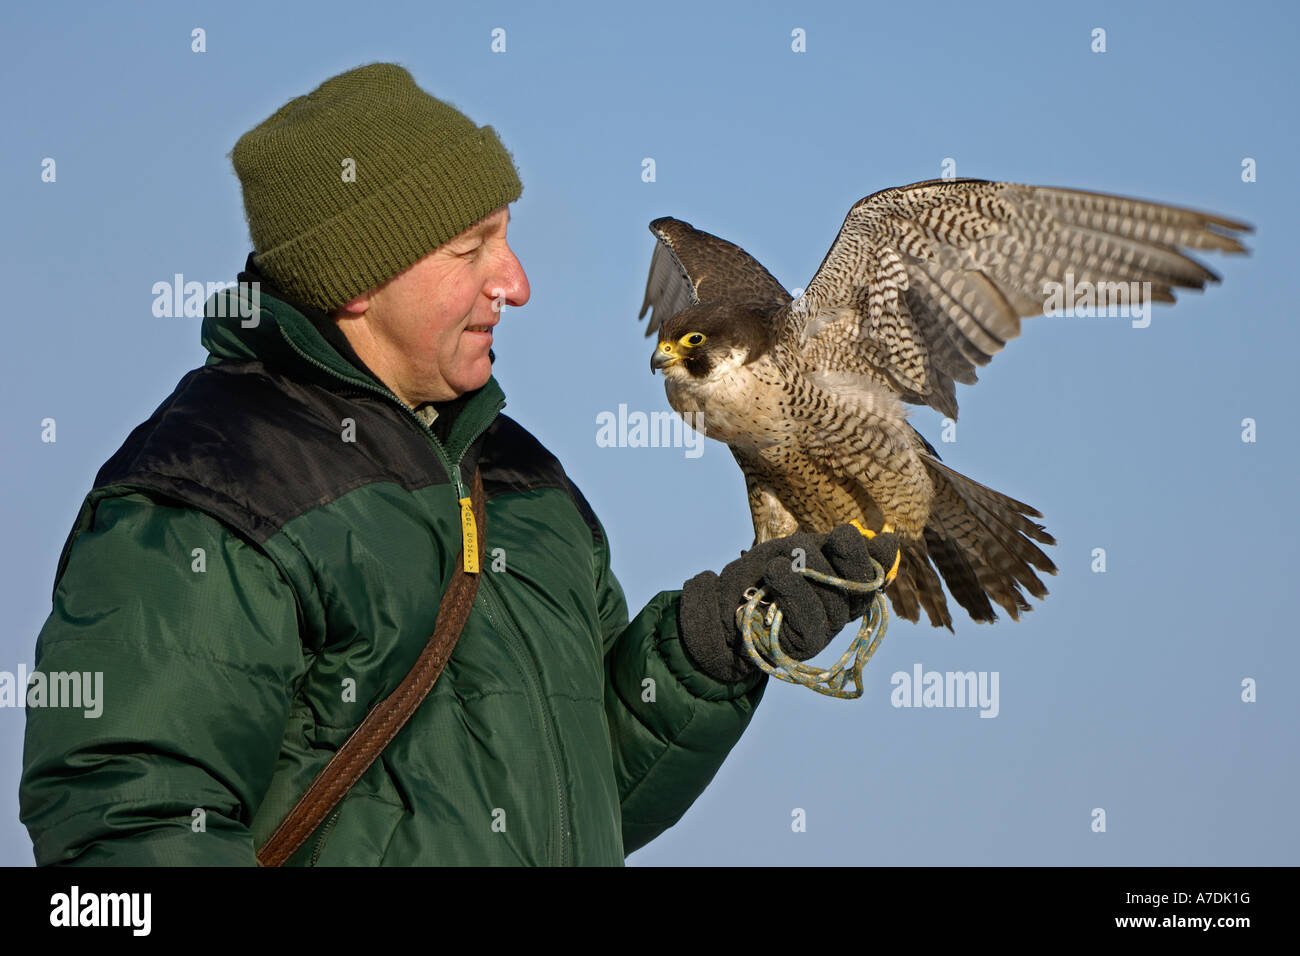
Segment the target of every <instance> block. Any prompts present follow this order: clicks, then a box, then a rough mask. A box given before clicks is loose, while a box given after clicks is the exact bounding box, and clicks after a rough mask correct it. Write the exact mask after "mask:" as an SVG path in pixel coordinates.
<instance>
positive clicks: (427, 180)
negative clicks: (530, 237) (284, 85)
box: [230, 63, 523, 312]
mask: <svg viewBox="0 0 1300 956" xmlns="http://www.w3.org/2000/svg"><path fill="white" fill-rule="evenodd" d="M230 158H231V161H232V162H233V163H234V166H235V174H236V175H237V176H239V182H240V185H241V187H242V188H243V192H244V211H245V213H246V214H247V216H248V228H249V232H250V233H251V234H252V237H253V249H254V252H255V255H254V261H255V262H256V264H257V267H258V268H259V269H261V270H262V272H264V273H265V274H266V276H267V277H268V278H269V279H270V280H271V281H273V282H274V283H275V284H276V285H277V286H279V287H280V288H281V289H283V290H284V291H285V292H286V293H289V294H290V295H292V296H294V297H295V298H297V299H299V300H301V301H303V302H306V303H308V304H310V305H313V306H315V307H316V308H318V309H321V310H322V311H325V312H332V311H333V310H334V309H337V308H338V307H339V306H341V305H343V304H344V303H346V302H349V301H351V300H352V299H354V298H356V297H357V296H358V295H360V294H361V293H363V292H365V291H366V290H368V289H372V288H374V287H375V286H378V285H381V284H382V283H384V282H385V281H387V280H388V279H391V278H392V277H393V276H395V275H397V274H398V273H399V272H402V271H403V270H404V269H406V268H407V267H408V266H410V265H412V264H414V263H415V262H418V261H419V260H420V259H422V258H424V257H425V256H427V255H428V254H429V253H430V252H432V251H433V250H434V249H436V248H437V247H438V246H440V245H442V244H443V243H444V242H446V241H447V240H448V239H451V238H452V237H453V236H455V235H457V234H459V233H461V232H463V231H464V230H465V229H467V228H469V227H470V226H472V225H474V223H476V222H478V221H479V220H480V219H483V218H484V217H485V216H487V215H489V214H490V213H492V212H493V210H496V209H499V208H500V207H501V206H505V205H507V204H509V203H512V202H514V201H515V200H516V199H518V198H519V194H520V192H522V190H523V187H522V186H521V185H520V183H519V174H518V173H517V172H516V170H515V167H514V163H513V162H511V159H510V154H509V153H508V152H506V149H505V147H504V146H502V145H501V141H500V140H499V139H498V138H497V135H496V133H495V132H494V131H493V129H492V128H491V127H490V126H482V127H478V126H475V125H474V124H473V122H471V121H470V120H469V118H468V117H466V116H464V115H463V114H462V113H460V112H459V111H457V110H456V109H454V108H452V107H451V106H448V105H447V104H446V103H444V102H442V101H441V100H437V99H435V98H433V97H432V96H430V95H429V94H428V93H426V92H424V91H423V90H422V89H420V88H419V87H418V86H416V85H415V80H413V79H412V78H411V74H410V73H408V72H407V71H406V70H404V69H402V68H401V67H400V66H397V65H396V64H393V63H372V64H370V65H368V66H363V67H359V68H357V69H355V70H350V71H348V72H347V73H342V74H340V75H339V76H336V77H334V78H332V79H329V80H326V81H325V82H324V83H322V84H321V85H320V86H319V87H318V88H317V89H316V90H315V91H313V92H311V93H309V94H307V95H306V96H299V97H297V98H295V99H293V100H290V101H289V102H288V103H286V104H285V105H284V106H282V107H281V108H280V109H279V110H277V111H276V112H275V113H274V114H273V115H272V116H271V117H270V118H269V119H267V120H266V121H265V122H263V123H261V124H260V125H258V126H256V127H254V128H253V129H251V130H249V131H248V132H247V133H245V134H244V135H243V136H241V137H240V138H239V142H237V143H236V144H235V148H234V150H233V151H232V152H231V154H230Z"/></svg>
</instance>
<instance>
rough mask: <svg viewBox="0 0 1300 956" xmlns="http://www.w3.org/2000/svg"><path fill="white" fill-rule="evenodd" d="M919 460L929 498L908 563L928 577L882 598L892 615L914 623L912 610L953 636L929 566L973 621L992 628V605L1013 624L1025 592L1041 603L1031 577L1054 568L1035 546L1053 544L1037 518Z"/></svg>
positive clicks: (1041, 591) (1043, 592) (1042, 590)
mask: <svg viewBox="0 0 1300 956" xmlns="http://www.w3.org/2000/svg"><path fill="white" fill-rule="evenodd" d="M922 460H923V461H924V462H925V466H926V470H927V472H928V473H929V476H930V480H931V482H932V483H933V485H934V491H935V493H934V498H933V500H932V502H931V505H930V517H929V520H928V521H927V522H926V528H925V536H924V541H923V543H922V542H917V545H918V547H917V548H916V549H915V552H914V553H913V554H912V555H911V557H912V558H913V561H914V562H915V561H917V559H919V561H920V562H921V563H923V564H925V565H927V566H926V567H925V568H924V571H925V572H929V573H928V574H925V573H919V574H914V575H913V577H912V578H911V579H910V580H909V582H908V585H907V586H905V588H904V589H903V590H904V592H912V593H900V594H897V595H894V594H891V590H892V588H891V589H890V590H887V591H886V592H885V593H886V594H890V597H891V599H892V600H893V603H894V609H895V612H896V613H897V614H898V615H899V616H900V617H903V618H904V619H906V620H911V621H915V620H917V619H918V617H919V615H918V613H917V612H918V610H919V608H918V603H919V605H920V607H924V608H925V610H926V614H927V616H928V617H929V618H930V623H931V624H933V625H934V626H935V627H947V628H948V629H949V630H951V629H952V622H951V618H950V617H949V616H948V614H947V611H946V608H943V610H942V611H939V608H942V607H943V595H942V592H939V593H932V592H935V591H937V590H938V578H937V577H936V576H935V575H934V573H933V572H932V571H931V570H930V568H929V566H928V565H930V564H933V566H934V568H935V569H937V570H938V572H939V576H941V577H942V578H943V582H944V584H946V585H947V587H948V591H949V593H951V594H952V596H953V599H954V600H956V602H957V603H958V604H959V605H961V607H963V608H964V609H965V610H966V612H967V613H968V614H969V615H970V616H971V619H972V620H975V621H981V622H992V621H996V620H997V614H996V613H995V612H994V610H993V604H997V605H998V606H1000V607H1002V608H1003V609H1004V610H1005V611H1006V612H1007V614H1008V615H1010V617H1011V619H1012V620H1019V619H1020V614H1021V612H1023V611H1028V610H1030V609H1031V605H1030V603H1029V601H1028V600H1027V599H1026V597H1025V594H1024V591H1028V592H1029V594H1031V595H1033V596H1034V597H1036V598H1039V599H1042V598H1044V597H1046V596H1047V588H1046V587H1045V586H1044V585H1043V582H1042V581H1041V580H1040V579H1039V577H1038V575H1037V574H1036V573H1035V571H1042V572H1045V573H1048V574H1055V573H1056V565H1055V564H1053V563H1052V560H1051V559H1050V558H1049V557H1048V556H1047V555H1046V554H1044V553H1043V551H1042V549H1040V548H1039V547H1038V546H1037V545H1036V544H1035V543H1034V542H1035V541H1037V542H1040V543H1042V544H1048V545H1051V544H1055V543H1056V539H1055V538H1053V537H1052V536H1051V535H1050V534H1048V532H1047V530H1046V528H1044V527H1043V526H1042V525H1041V524H1038V523H1037V522H1035V521H1032V520H1030V519H1031V517H1034V518H1037V517H1042V515H1041V514H1039V512H1038V511H1037V510H1036V509H1034V508H1032V507H1030V506H1029V505H1027V504H1025V503H1024V502H1022V501H1017V500H1016V499H1015V498H1011V497H1009V496H1007V495H1004V494H1001V493H1000V492H997V491H994V490H993V489H992V488H989V487H987V486H985V485H982V484H980V483H979V482H977V481H974V480H973V479H971V478H967V477H966V476H965V475H963V474H961V473H960V472H956V471H953V470H952V469H951V468H949V467H947V466H946V465H944V464H942V463H941V462H939V461H936V460H935V459H933V458H930V457H929V456H923V458H922ZM904 563H906V561H905V562H904ZM914 570H919V569H914ZM1022 588H1023V589H1024V590H1023V591H1022ZM936 605H937V607H936ZM936 612H938V613H936Z"/></svg>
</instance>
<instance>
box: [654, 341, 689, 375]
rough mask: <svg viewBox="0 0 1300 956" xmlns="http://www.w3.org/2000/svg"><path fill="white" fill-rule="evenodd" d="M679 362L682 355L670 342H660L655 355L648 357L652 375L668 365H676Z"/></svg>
mask: <svg viewBox="0 0 1300 956" xmlns="http://www.w3.org/2000/svg"><path fill="white" fill-rule="evenodd" d="M681 360H682V355H681V352H680V350H679V349H678V348H677V346H675V345H673V343H672V342H660V343H659V347H658V348H657V349H655V354H654V355H652V356H650V374H651V375H653V374H654V373H655V372H657V371H659V370H660V369H665V368H668V366H670V365H676V364H677V363H678V362H680V361H681Z"/></svg>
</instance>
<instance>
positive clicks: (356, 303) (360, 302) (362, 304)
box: [334, 290, 370, 319]
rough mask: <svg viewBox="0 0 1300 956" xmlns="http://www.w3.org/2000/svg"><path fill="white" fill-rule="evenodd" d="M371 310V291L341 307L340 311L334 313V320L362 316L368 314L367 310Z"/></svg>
mask: <svg viewBox="0 0 1300 956" xmlns="http://www.w3.org/2000/svg"><path fill="white" fill-rule="evenodd" d="M369 308H370V291H369V290H367V291H366V292H363V293H362V294H361V295H359V296H357V297H356V298H355V299H353V300H352V301H351V302H348V303H346V304H344V305H342V306H340V307H339V308H338V309H336V310H335V312H334V318H336V319H341V318H346V317H348V316H350V315H361V314H363V313H364V312H366V310H367V309H369Z"/></svg>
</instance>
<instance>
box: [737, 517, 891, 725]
mask: <svg viewBox="0 0 1300 956" xmlns="http://www.w3.org/2000/svg"><path fill="white" fill-rule="evenodd" d="M850 523H851V524H852V525H853V526H854V527H855V528H857V529H858V531H859V532H861V533H862V535H863V536H864V537H867V538H873V537H875V532H873V531H871V530H869V529H867V528H864V527H863V526H862V525H861V524H860V523H859V522H858V521H852V522H850ZM901 556H902V555H901V552H900V554H899V556H898V557H895V559H894V566H893V567H892V568H890V569H889V570H888V571H886V570H885V569H884V568H882V567H881V566H880V562H879V561H877V560H876V559H875V558H869V559H868V560H870V561H871V566H872V568H873V569H874V570H875V576H874V577H873V578H872V579H871V580H870V581H849V580H847V579H845V578H837V577H835V576H834V575H832V574H824V573H822V572H821V571H816V570H814V569H812V568H798V569H796V570H797V573H799V574H802V575H803V576H804V577H807V578H811V579H812V580H814V581H817V582H820V583H821V584H828V585H830V586H832V587H837V588H840V589H842V590H845V591H850V592H853V593H857V594H868V593H871V592H874V597H873V598H872V601H871V608H870V609H869V610H868V611H867V613H866V614H865V615H864V616H863V618H862V625H861V626H860V627H859V628H858V635H857V637H855V638H854V639H853V643H852V644H850V645H849V647H848V649H847V650H846V651H845V652H844V653H843V654H841V655H840V658H839V660H838V661H836V662H835V665H834V666H833V667H831V668H830V669H828V670H827V669H822V668H819V667H810V666H808V665H807V664H804V663H802V662H801V661H797V660H795V659H794V658H792V657H790V656H789V655H788V654H786V653H785V652H784V651H783V650H781V642H780V633H781V620H782V613H781V609H780V608H779V607H778V606H777V605H776V604H774V603H773V602H771V601H765V600H764V597H765V596H766V595H767V591H766V590H765V589H764V588H750V589H749V590H747V591H746V592H745V597H746V599H747V600H746V602H745V603H744V604H742V605H741V606H740V607H738V608H736V626H737V627H739V628H740V634H741V637H742V638H744V641H745V651H746V653H747V654H748V655H749V659H750V660H751V661H753V662H754V664H755V665H757V666H758V667H759V668H761V669H762V670H763V671H764V672H765V673H767V674H769V675H771V676H772V677H776V678H778V679H780V680H783V681H786V682H788V683H791V684H802V685H803V686H804V687H807V688H809V689H810V690H815V691H816V692H817V693H819V694H825V695H826V696H827V697H842V698H846V699H850V700H851V699H853V698H856V697H861V696H862V669H863V668H864V667H865V666H866V665H867V661H869V660H871V655H872V654H874V653H876V649H877V648H879V647H880V642H881V641H882V640H883V639H884V637H885V631H886V630H887V629H888V627H889V609H888V607H887V606H886V604H885V595H884V586H885V585H886V584H888V583H889V582H890V581H892V580H893V579H894V575H895V574H897V573H898V562H899V559H900V558H901ZM760 607H763V608H766V610H765V611H761V612H760V610H759V608H760ZM849 679H852V681H853V689H852V690H845V689H844V684H845V682H846V681H848V680H849Z"/></svg>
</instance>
